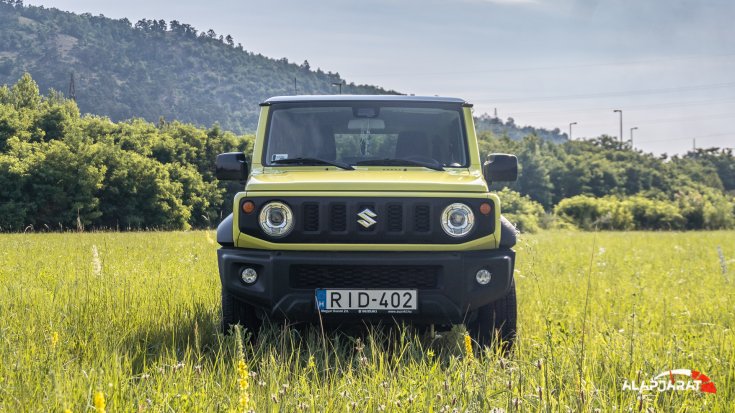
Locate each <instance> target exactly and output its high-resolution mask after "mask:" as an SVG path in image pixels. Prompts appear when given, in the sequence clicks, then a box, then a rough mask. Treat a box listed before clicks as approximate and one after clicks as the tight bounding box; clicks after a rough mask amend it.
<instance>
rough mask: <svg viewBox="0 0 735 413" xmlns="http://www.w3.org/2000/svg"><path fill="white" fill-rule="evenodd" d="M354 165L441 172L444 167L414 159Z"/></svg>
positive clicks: (380, 160)
mask: <svg viewBox="0 0 735 413" xmlns="http://www.w3.org/2000/svg"><path fill="white" fill-rule="evenodd" d="M355 165H364V166H370V165H375V166H379V165H385V166H423V167H424V168H429V169H433V170H435V171H443V170H444V167H443V166H442V165H441V164H440V163H439V162H438V161H435V162H425V161H419V160H416V159H390V158H386V159H369V160H365V161H359V162H355Z"/></svg>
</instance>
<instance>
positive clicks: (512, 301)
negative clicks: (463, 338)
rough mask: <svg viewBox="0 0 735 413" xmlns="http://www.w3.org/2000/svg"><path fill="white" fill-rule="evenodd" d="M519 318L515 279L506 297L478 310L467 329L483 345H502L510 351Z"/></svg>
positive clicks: (504, 349) (514, 339) (505, 349)
mask: <svg viewBox="0 0 735 413" xmlns="http://www.w3.org/2000/svg"><path fill="white" fill-rule="evenodd" d="M517 318H518V303H517V301H516V283H515V280H513V281H511V283H510V290H508V293H507V294H506V295H505V296H504V297H502V298H500V299H498V300H496V301H494V302H492V303H490V304H488V305H484V306H482V307H480V308H479V309H478V310H477V318H476V319H475V321H473V322H471V323H469V324H468V325H467V330H468V332H469V334H470V336H472V338H474V339H475V340H477V342H478V343H479V344H480V345H481V346H501V347H502V349H503V351H505V352H509V351H510V350H511V349H512V348H513V344H515V341H516V327H517V324H518V323H517Z"/></svg>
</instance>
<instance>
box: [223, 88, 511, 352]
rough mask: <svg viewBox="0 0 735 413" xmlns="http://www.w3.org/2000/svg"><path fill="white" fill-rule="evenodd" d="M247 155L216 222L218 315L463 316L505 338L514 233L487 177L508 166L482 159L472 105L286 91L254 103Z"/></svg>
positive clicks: (444, 319) (335, 320)
mask: <svg viewBox="0 0 735 413" xmlns="http://www.w3.org/2000/svg"><path fill="white" fill-rule="evenodd" d="M251 159H252V161H251V162H250V163H248V162H246V157H245V154H244V153H224V154H220V155H218V156H217V161H216V165H217V172H216V173H217V178H218V179H220V180H236V181H241V182H242V183H243V185H244V189H243V191H242V192H239V193H238V194H237V195H236V196H235V199H234V203H233V212H232V215H230V216H229V217H227V218H226V219H225V220H224V221H223V222H222V223H221V224H220V225H219V227H218V229H217V240H218V242H219V244H220V245H221V248H220V249H219V250H218V258H219V274H220V279H221V282H222V323H223V328H224V329H225V331H227V329H228V327H229V325H232V324H238V323H239V324H242V325H243V326H245V327H246V328H249V329H250V330H251V331H252V332H253V333H254V334H257V332H258V329H259V327H260V325H261V323H262V321H263V320H265V319H288V320H291V321H305V322H314V321H316V320H318V319H319V318H320V317H321V319H322V320H323V322H324V323H326V324H344V323H350V322H354V321H358V320H359V322H361V323H362V322H363V321H369V322H370V321H379V320H382V319H401V320H406V321H409V322H411V323H414V324H423V325H432V326H436V327H446V326H451V325H452V324H460V323H465V324H466V325H467V328H468V330H469V331H470V333H471V334H472V335H473V336H474V337H475V338H476V339H477V340H478V341H480V342H481V343H484V344H489V343H490V342H491V341H492V340H493V339H494V338H495V337H500V338H501V339H502V340H504V341H505V342H506V343H511V344H512V342H513V340H514V338H515V330H516V295H515V284H514V281H513V266H514V261H515V253H514V251H513V250H512V249H511V247H512V246H513V245H514V244H515V237H516V232H515V229H514V228H513V227H512V226H511V225H510V224H509V223H508V222H507V221H506V220H505V219H501V215H500V200H499V199H498V197H497V195H496V194H494V193H492V192H490V191H489V190H488V186H489V184H490V183H491V182H498V181H514V180H515V179H516V176H517V168H518V166H517V160H516V157H515V156H513V155H506V154H493V155H489V156H488V157H487V160H486V161H485V162H482V161H481V157H480V153H479V150H478V145H477V137H476V135H475V128H474V122H473V118H472V111H471V105H470V104H468V103H467V102H465V101H464V100H462V99H455V98H443V97H417V96H350V95H339V96H288V97H274V98H271V99H268V100H266V101H265V102H263V103H262V104H261V112H260V119H259V123H258V130H257V133H256V140H255V145H254V148H253V154H252V158H251Z"/></svg>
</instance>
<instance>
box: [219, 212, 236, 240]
mask: <svg viewBox="0 0 735 413" xmlns="http://www.w3.org/2000/svg"><path fill="white" fill-rule="evenodd" d="M217 243H218V244H219V245H221V246H223V247H232V246H234V245H235V240H234V238H233V237H232V214H230V215H228V216H227V217H225V219H223V220H222V222H220V223H219V225H217Z"/></svg>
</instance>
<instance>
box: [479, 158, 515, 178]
mask: <svg viewBox="0 0 735 413" xmlns="http://www.w3.org/2000/svg"><path fill="white" fill-rule="evenodd" d="M482 173H483V175H485V180H487V182H488V184H489V183H491V182H513V181H515V180H516V179H518V158H516V156H515V155H508V154H505V153H492V154H490V155H488V156H487V161H485V163H484V164H483V165H482Z"/></svg>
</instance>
